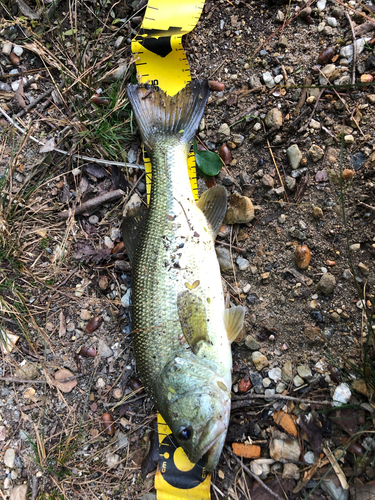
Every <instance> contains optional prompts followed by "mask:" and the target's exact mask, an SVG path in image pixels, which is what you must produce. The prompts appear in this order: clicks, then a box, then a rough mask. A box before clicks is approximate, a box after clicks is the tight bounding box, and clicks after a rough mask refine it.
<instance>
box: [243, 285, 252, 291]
mask: <svg viewBox="0 0 375 500" xmlns="http://www.w3.org/2000/svg"><path fill="white" fill-rule="evenodd" d="M250 288H251V285H250V283H247V284H246V285H245V286H244V287H243V289H242V291H243V293H249V292H250Z"/></svg>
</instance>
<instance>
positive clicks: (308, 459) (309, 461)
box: [305, 451, 315, 465]
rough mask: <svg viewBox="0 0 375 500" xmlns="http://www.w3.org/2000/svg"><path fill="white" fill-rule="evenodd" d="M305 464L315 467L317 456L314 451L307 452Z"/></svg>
mask: <svg viewBox="0 0 375 500" xmlns="http://www.w3.org/2000/svg"><path fill="white" fill-rule="evenodd" d="M305 463H306V464H309V465H313V464H314V463H315V456H314V452H313V451H307V452H306V453H305Z"/></svg>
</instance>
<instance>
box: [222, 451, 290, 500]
mask: <svg viewBox="0 0 375 500" xmlns="http://www.w3.org/2000/svg"><path fill="white" fill-rule="evenodd" d="M225 449H226V450H227V452H228V453H229V454H230V456H231V457H232V458H234V459H235V461H236V462H237V463H238V464H239V465H241V467H242V468H243V470H244V471H245V472H246V474H248V475H249V476H251V477H252V478H253V479H255V481H257V482H258V483H259V484H260V485H261V486H262V487H263V488H264V489H265V490H266V491H268V493H269V494H270V495H272V496H273V497H274V498H277V500H284V499H283V498H282V497H280V496H279V495H278V494H277V493H275V492H274V491H272V490H271V488H269V487H268V486H267V485H266V484H265V483H264V482H263V481H262V480H261V479H260V477H259V476H257V475H256V474H254V472H251V470H250V469H249V468H248V467H246V465H244V464H243V463H242V460H240V459H239V458H238V457H237V455H235V454H234V453H233V451H232V450H231V449H230V448H229V446H225Z"/></svg>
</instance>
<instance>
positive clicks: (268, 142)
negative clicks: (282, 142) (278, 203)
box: [267, 137, 289, 203]
mask: <svg viewBox="0 0 375 500" xmlns="http://www.w3.org/2000/svg"><path fill="white" fill-rule="evenodd" d="M267 146H268V149H269V152H270V155H271V158H272V161H273V164H274V165H275V168H276V172H277V175H278V176H279V179H280V182H281V185H282V187H283V188H284V193H285V199H286V202H287V203H289V198H288V195H287V194H286V189H285V187H284V183H283V180H282V178H281V175H280V172H279V169H278V166H277V163H276V160H275V157H274V156H273V152H272V149H271V145H270V141H269V140H268V137H267Z"/></svg>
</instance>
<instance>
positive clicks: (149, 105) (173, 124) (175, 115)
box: [127, 80, 210, 150]
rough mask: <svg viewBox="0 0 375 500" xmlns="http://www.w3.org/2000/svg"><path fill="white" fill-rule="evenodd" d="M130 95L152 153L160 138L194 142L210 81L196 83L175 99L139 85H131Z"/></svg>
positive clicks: (145, 140)
mask: <svg viewBox="0 0 375 500" xmlns="http://www.w3.org/2000/svg"><path fill="white" fill-rule="evenodd" d="M146 87H148V88H146ZM127 92H128V97H129V101H130V103H131V105H132V107H133V111H134V115H135V119H136V121H137V124H138V127H139V129H140V132H141V136H142V139H143V142H144V144H145V146H146V149H148V150H152V148H153V145H154V144H155V141H157V140H160V137H161V136H164V137H176V138H178V140H179V141H180V142H182V143H187V144H189V143H191V142H192V140H193V138H194V135H195V132H196V130H197V128H198V125H199V122H200V121H201V118H202V116H203V112H204V108H205V106H206V103H207V99H208V96H209V93H210V89H209V85H208V81H207V80H195V81H194V82H190V83H188V84H187V85H186V87H184V88H183V89H182V90H181V91H180V92H179V93H178V94H176V95H174V96H169V95H167V94H166V93H165V92H164V91H162V90H160V89H154V88H153V87H150V86H144V85H137V84H129V85H128V86H127Z"/></svg>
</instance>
